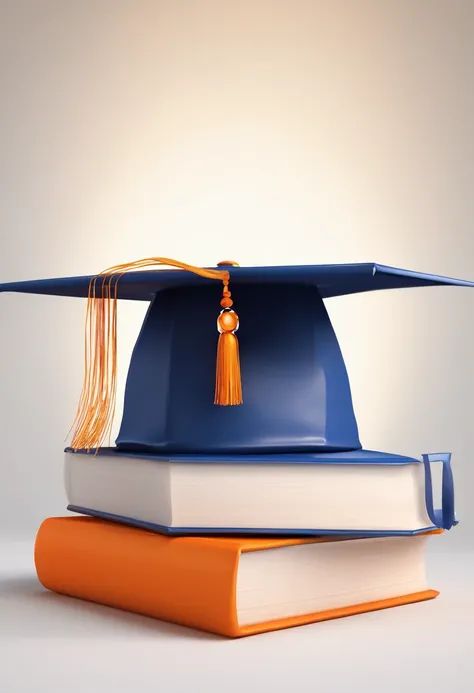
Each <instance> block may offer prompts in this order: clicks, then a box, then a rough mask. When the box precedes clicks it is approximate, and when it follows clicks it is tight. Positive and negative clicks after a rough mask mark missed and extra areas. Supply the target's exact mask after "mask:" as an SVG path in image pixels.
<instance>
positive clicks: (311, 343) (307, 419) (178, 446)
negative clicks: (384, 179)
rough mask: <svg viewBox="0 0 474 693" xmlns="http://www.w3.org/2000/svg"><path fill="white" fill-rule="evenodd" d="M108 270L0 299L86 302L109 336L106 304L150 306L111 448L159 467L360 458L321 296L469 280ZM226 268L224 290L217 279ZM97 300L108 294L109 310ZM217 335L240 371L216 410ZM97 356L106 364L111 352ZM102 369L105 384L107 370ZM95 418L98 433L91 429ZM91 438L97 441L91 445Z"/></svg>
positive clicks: (282, 270)
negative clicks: (154, 459)
mask: <svg viewBox="0 0 474 693" xmlns="http://www.w3.org/2000/svg"><path fill="white" fill-rule="evenodd" d="M139 262H141V261H139ZM149 264H150V263H149ZM161 264H164V263H161ZM138 266H140V265H138ZM141 266H142V267H145V264H143V265H141ZM117 267H120V268H121V269H120V271H119V270H117V269H116V268H115V269H114V270H113V271H111V272H110V273H107V271H105V272H104V273H101V274H99V275H89V276H78V277H65V278H55V279H40V280H34V281H23V282H12V283H8V284H0V292H21V293H32V294H45V295H55V296H69V297H78V298H87V299H88V301H87V303H88V306H89V305H90V304H94V305H95V304H98V305H99V307H98V308H97V307H96V313H95V314H94V316H95V319H96V320H97V316H98V315H99V316H101V318H100V319H101V320H102V323H101V324H102V326H104V325H108V328H107V329H109V331H110V333H113V329H114V328H113V320H114V315H115V314H114V313H113V312H111V308H110V304H115V303H116V301H115V299H122V300H137V301H148V302H149V307H148V311H147V313H146V316H145V319H144V322H143V325H142V328H141V331H140V333H139V335H138V338H137V342H136V344H135V347H134V350H133V353H132V357H131V361H130V365H129V370H128V375H127V381H126V388H125V396H124V403H123V414H122V421H121V426H120V430H119V434H118V437H117V440H116V441H115V444H116V446H117V449H118V450H122V451H124V452H126V451H128V452H141V453H145V454H159V455H164V456H167V457H168V458H169V459H173V456H182V455H188V454H191V455H193V456H195V457H199V456H202V457H203V458H204V457H206V456H209V455H212V456H215V455H218V456H219V458H220V459H225V457H226V456H230V457H232V458H233V459H235V456H236V455H249V454H250V455H253V456H254V455H262V456H264V457H265V458H266V459H269V458H268V455H270V456H272V455H280V454H292V455H298V454H308V453H311V454H314V453H333V452H334V453H336V452H344V451H354V450H360V449H361V443H360V440H359V434H358V427H357V421H356V417H355V413H354V409H353V404H352V396H351V391H350V385H349V379H348V374H347V371H346V367H345V364H344V360H343V357H342V353H341V350H340V348H339V344H338V340H337V337H336V334H335V332H334V329H333V327H332V324H331V321H330V319H329V315H328V313H327V310H326V307H325V304H324V299H328V298H331V297H334V296H344V295H348V294H354V293H362V292H367V291H378V290H388V289H402V288H415V287H434V286H437V287H442V286H445V287H447V286H456V287H470V288H472V287H474V282H471V281H465V280H461V279H453V278H449V277H444V276H438V275H433V274H424V273H421V272H414V271H409V270H404V269H396V268H393V267H388V266H385V265H378V264H375V263H355V264H328V265H297V266H274V267H268V266H267V267H239V266H235V265H234V264H233V263H232V262H231V261H229V262H227V261H226V262H225V263H222V264H221V263H220V264H219V265H218V266H217V267H214V268H207V269H202V272H206V271H208V272H209V276H203V275H202V274H199V273H197V271H196V272H194V271H192V270H191V271H187V269H188V268H190V267H191V268H192V266H188V265H181V266H179V265H178V268H175V269H161V268H160V269H157V268H154V269H153V270H149V269H138V270H134V269H133V267H135V265H134V264H133V263H132V264H129V265H127V266H125V265H124V266H117ZM125 267H126V269H124V268H125ZM122 270H123V271H122ZM224 270H225V274H227V279H226V280H225V281H224V286H223V290H222V287H221V288H219V285H218V284H216V281H215V279H217V278H219V277H220V275H219V274H218V273H219V272H224ZM213 272H215V273H216V274H215V276H211V275H212V273H213ZM222 276H224V275H222ZM107 282H109V283H108V284H107ZM92 285H93V286H94V290H95V293H94V294H93V300H92V299H91V286H92ZM104 286H106V287H107V286H108V291H109V293H108V294H107V291H106V292H105V294H104ZM229 289H231V290H232V291H231V292H230V291H229ZM104 296H108V297H109V304H108V305H109V308H107V306H106V305H105V304H106V303H107V301H105V299H104ZM230 296H232V299H230ZM111 297H112V299H113V300H112V299H111ZM222 297H223V298H222ZM221 299H222V300H221ZM219 301H221V303H220V305H219ZM231 306H232V310H231V308H230V307H231ZM108 310H109V312H107V311H108ZM233 310H235V313H236V315H237V314H238V318H236V319H235V321H234V322H232V319H231V322H232V325H231V327H229V328H226V327H225V326H224V327H223V329H221V328H222V325H223V323H221V322H219V323H218V325H219V327H217V326H216V321H218V318H219V319H220V314H221V312H222V311H225V314H226V316H227V317H228V316H229V314H232V311H233ZM97 311H99V312H97ZM100 311H102V313H100ZM90 324H91V323H89V327H90ZM229 324H230V323H229ZM110 325H112V327H110ZM234 328H236V329H235V330H234ZM226 330H227V331H228V332H232V334H235V333H237V334H238V347H236V348H237V354H236V355H234V356H233V357H232V358H234V357H235V358H234V361H235V363H236V364H237V366H238V368H239V371H238V374H239V383H240V387H241V401H238V402H236V403H237V404H238V406H216V397H217V395H216V392H217V385H216V379H217V380H219V375H218V374H219V373H220V372H221V371H222V372H226V373H227V371H228V370H229V369H227V371H226V368H227V365H226V364H227V362H228V353H230V352H225V353H226V355H225V356H222V355H221V356H219V353H220V352H219V346H218V340H220V338H221V337H222V332H225V331H226ZM109 336H110V335H109ZM113 340H116V335H114V336H113ZM114 346H115V341H114ZM232 348H233V347H232ZM218 352H219V353H218ZM103 353H105V354H106V357H107V358H109V357H110V354H111V351H110V350H109V351H105V352H103ZM216 353H218V356H217V359H218V363H219V359H221V361H220V364H221V365H220V366H217V368H216ZM223 353H224V352H223ZM222 364H224V365H222ZM229 368H231V370H232V368H234V366H232V367H230V366H229ZM220 369H221V370H220ZM107 372H108V374H109V376H110V374H111V373H112V372H113V366H112V371H107ZM112 374H113V373H112ZM104 377H105V375H104ZM226 377H227V376H226ZM109 380H111V378H109ZM91 382H92V381H91V380H89V386H88V387H89V391H88V392H86V393H85V392H84V391H83V393H82V396H81V401H82V404H83V407H82V414H81V415H82V416H83V422H82V423H83V428H84V427H85V424H84V416H85V413H84V410H85V408H86V407H85V405H84V403H85V402H86V401H88V402H89V405H90V403H91V402H92V401H93V393H92V390H91V388H92V389H93V386H92V385H90V383H91ZM223 387H224V386H223ZM225 388H227V389H228V388H229V385H228V383H227V385H225V387H224V390H225ZM239 392H240V391H239ZM96 396H97V388H96V391H95V394H94V397H96ZM87 397H88V398H89V399H87ZM112 400H113V397H112ZM228 403H230V404H232V403H233V402H232V401H230V400H229V402H228ZM89 405H88V406H89ZM91 406H92V405H90V406H89V411H90V409H91ZM94 406H95V407H96V408H95V409H94V412H95V413H94V416H95V419H94V416H92V417H89V419H90V420H89V424H88V425H89V426H90V427H92V428H94V427H95V428H94V430H99V429H100V430H102V432H104V430H105V428H104V422H106V423H107V425H110V415H111V414H112V413H113V402H112V403H111V400H110V398H109V399H108V400H107V401H106V402H105V403H102V404H101V405H100V406H99V407H97V405H96V404H95V405H94ZM92 408H94V407H92ZM81 415H80V416H81ZM80 416H79V419H80ZM99 420H101V421H102V424H101V425H102V428H101V426H100V425H99V426H98V427H97V421H99ZM80 425H81V421H79V423H78V426H80ZM92 428H91V430H92ZM87 440H88V441H89V442H90V441H91V440H92V442H93V440H94V438H93V436H92V437H91V436H89V438H87ZM101 440H102V439H101V438H99V437H97V447H100V443H101ZM72 447H74V449H77V446H74V445H73V446H72ZM82 447H84V448H85V449H91V447H94V445H89V444H87V445H84V446H79V448H82Z"/></svg>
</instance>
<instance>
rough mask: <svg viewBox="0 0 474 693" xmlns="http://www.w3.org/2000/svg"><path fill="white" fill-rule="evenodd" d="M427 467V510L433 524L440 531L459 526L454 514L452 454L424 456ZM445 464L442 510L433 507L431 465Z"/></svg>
mask: <svg viewBox="0 0 474 693" xmlns="http://www.w3.org/2000/svg"><path fill="white" fill-rule="evenodd" d="M422 457H423V464H424V465H425V479H426V483H425V498H426V509H427V512H428V515H429V517H430V520H431V522H432V523H433V524H434V525H435V526H436V527H439V528H440V529H451V527H453V525H456V524H457V521H456V516H455V513H454V482H453V471H452V469H451V453H450V452H439V453H429V454H424V455H422ZM432 462H442V463H443V480H442V497H441V506H442V507H441V508H438V509H435V508H434V507H433V483H432V480H431V463H432Z"/></svg>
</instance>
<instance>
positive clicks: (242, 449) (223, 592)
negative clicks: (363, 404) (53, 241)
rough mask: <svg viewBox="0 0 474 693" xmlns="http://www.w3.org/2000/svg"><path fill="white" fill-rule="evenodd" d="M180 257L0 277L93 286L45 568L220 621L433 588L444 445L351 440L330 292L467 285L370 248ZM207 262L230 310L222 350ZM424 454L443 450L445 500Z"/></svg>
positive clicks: (187, 615)
mask: <svg viewBox="0 0 474 693" xmlns="http://www.w3.org/2000/svg"><path fill="white" fill-rule="evenodd" d="M155 260H156V264H159V263H158V259H155ZM143 262H145V261H143ZM173 262H174V261H167V264H173ZM148 264H150V263H149V262H148ZM175 264H177V266H178V269H175V270H167V271H164V270H159V271H146V272H145V271H139V269H140V268H142V267H143V266H145V265H140V263H130V264H129V265H127V266H124V265H121V266H117V268H111V269H110V270H108V271H106V272H105V273H102V274H101V275H97V276H92V277H90V276H89V277H87V276H86V277H74V278H65V279H52V280H40V281H32V282H21V283H15V284H4V285H0V291H22V292H26V293H40V294H53V295H63V296H83V297H86V298H87V299H88V300H87V317H86V373H85V377H84V387H83V391H82V394H81V398H80V402H79V407H78V412H77V416H76V421H75V425H76V430H75V434H74V438H73V441H72V443H71V446H70V447H68V448H67V449H66V451H65V457H64V482H65V492H66V495H67V502H68V505H67V509H68V510H69V511H70V513H71V514H70V515H67V516H64V517H55V518H48V519H46V520H45V521H44V522H43V524H42V525H41V527H40V528H39V531H38V534H37V538H36V544H35V564H36V569H37V574H38V578H39V580H40V582H41V583H42V584H43V585H44V587H45V588H47V589H49V590H52V591H54V592H57V593H61V594H64V595H69V596H71V597H75V598H81V599H84V600H88V601H92V602H96V603H99V604H103V605H107V606H110V607H115V608H117V609H122V610H126V611H132V612H135V613H140V614H144V615H147V616H150V617H155V618H158V619H162V620H165V621H171V622H174V623H178V624H181V625H184V626H188V627H192V628H196V629H201V630H206V631H210V632H213V633H217V634H220V635H223V636H228V637H240V636H245V635H251V634H256V633H262V632H267V631H270V630H276V629H280V628H287V627H290V626H297V625H302V624H308V623H313V622H317V621H322V620H327V619H331V618H338V617H342V616H348V615H351V614H358V613H362V612H367V611H373V610H378V609H383V608H387V607H393V606H397V605H402V604H409V603H413V602H418V601H423V600H428V599H432V598H434V597H436V596H437V595H438V592H437V591H436V590H434V589H431V588H430V585H429V584H428V582H427V576H426V565H425V549H426V543H427V541H428V540H429V539H430V538H431V537H432V536H433V535H436V534H440V533H441V532H443V531H444V530H449V529H451V528H452V527H453V526H454V525H456V524H457V520H456V517H455V511H454V485H453V477H452V471H451V455H450V454H449V453H442V454H425V455H422V456H421V457H420V458H416V457H413V458H411V457H406V456H402V455H396V454H389V453H382V452H376V451H371V450H367V449H364V448H363V447H362V445H361V443H360V441H359V435H358V427H357V422H356V418H355V414H354V410H353V406H352V398H351V392H350V386H349V380H348V377H347V373H346V368H345V364H344V361H343V358H342V354H341V351H340V348H339V344H338V341H337V338H336V335H335V333H334V330H333V328H332V325H331V322H330V319H329V316H328V313H327V312H326V308H325V305H324V299H327V298H330V297H331V296H337V295H343V294H350V293H354V292H357V291H361V292H363V291H369V290H377V289H388V288H402V287H411V286H442V285H458V286H470V287H473V286H474V283H470V282H464V281H461V280H454V279H447V278H444V277H435V276H434V275H424V274H420V273H415V272H408V271H406V270H396V269H393V268H387V267H383V266H379V265H373V264H359V265H319V266H318V265H316V266H297V267H264V268H253V267H243V268H241V267H238V266H236V264H235V263H230V262H225V263H220V264H219V265H218V266H217V268H214V269H206V270H204V269H201V268H193V267H192V266H189V265H182V263H175ZM118 273H120V283H119V282H118V278H117V277H118ZM215 279H222V280H223V298H222V300H221V307H222V310H223V311H224V312H225V313H226V315H225V320H224V321H223V322H218V325H219V329H218V332H219V335H220V336H218V347H217V364H216V334H215V330H213V329H212V323H213V322H214V325H215V320H216V315H219V310H217V311H216V292H215V284H213V282H212V281H211V280H215ZM230 284H232V289H233V291H232V294H231V293H230V290H229V286H230ZM231 295H232V297H233V300H235V302H236V303H237V304H238V312H239V317H238V318H237V315H236V313H234V312H233V310H230V308H231V306H232V305H233V303H232V300H231V299H230V296H231ZM117 297H118V298H124V299H136V300H148V301H150V307H149V310H148V312H147V315H146V317H145V321H144V324H143V327H142V330H141V332H140V335H139V338H138V340H137V343H136V346H135V349H134V351H133V354H132V358H131V363H130V367H129V372H128V378H127V384H126V390H125V399H124V407H123V416H122V421H121V427H120V431H119V435H118V437H117V440H116V441H115V445H114V446H110V445H109V446H104V445H103V440H104V436H105V434H106V433H107V430H108V429H109V428H110V425H111V421H112V419H113V408H114V407H113V404H114V399H115V391H114V388H115V382H116V329H115V327H116V310H117V309H116V298H117ZM218 298H219V296H218ZM229 313H230V314H231V315H230V316H229ZM225 321H227V322H225ZM209 325H211V329H209ZM229 325H230V327H228V326H229ZM111 326H112V327H111ZM237 330H238V341H237V337H236V333H237ZM229 335H230V338H229V339H228V337H229ZM87 340H88V341H87ZM391 366H392V367H393V364H391ZM434 462H440V463H441V464H442V467H443V481H442V501H441V508H440V509H435V508H434V504H433V488H432V487H433V484H432V476H431V465H432V464H433V463H434Z"/></svg>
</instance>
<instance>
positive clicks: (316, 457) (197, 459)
mask: <svg viewBox="0 0 474 693" xmlns="http://www.w3.org/2000/svg"><path fill="white" fill-rule="evenodd" d="M65 452H69V453H72V454H74V455H96V454H97V455H102V456H107V457H131V458H137V459H144V460H148V461H150V462H153V461H155V462H173V464H180V463H183V464H203V463H204V464H206V463H212V462H213V463H216V464H218V463H222V464H271V465H279V464H303V465H318V464H331V465H374V464H376V465H380V464H383V465H391V466H400V465H406V464H421V462H420V460H419V459H416V457H408V456H407V455H395V454H393V453H390V452H380V451H378V450H364V449H363V448H359V449H357V450H349V451H346V452H316V453H314V452H304V453H299V454H298V455H292V454H289V453H267V454H260V453H257V454H246V455H205V456H203V455H200V454H199V453H194V454H193V453H188V454H177V455H171V456H169V455H163V454H159V453H154V454H150V453H146V452H132V453H127V452H122V451H121V450H119V449H118V448H116V447H111V448H108V447H104V448H100V449H99V450H91V451H89V452H86V451H85V450H77V451H75V450H72V448H66V449H65Z"/></svg>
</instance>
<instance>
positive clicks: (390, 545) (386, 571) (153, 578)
mask: <svg viewBox="0 0 474 693" xmlns="http://www.w3.org/2000/svg"><path fill="white" fill-rule="evenodd" d="M436 533H440V532H439V531H435V532H430V533H427V534H422V535H417V536H392V537H378V538H341V537H337V538H331V537H324V538H314V537H313V538H311V539H288V538H287V539H268V538H265V539H259V538H234V537H222V536H221V537H215V536H214V537H197V536H192V537H168V536H164V535H160V534H156V533H154V532H150V531H147V530H144V529H137V528H133V527H128V526H125V525H119V524H115V523H112V522H108V521H106V520H99V519H95V518H91V517H74V516H73V517H57V518H49V519H47V520H45V521H44V522H43V524H42V525H41V527H40V529H39V530H38V534H37V538H36V544H35V564H36V570H37V574H38V578H39V580H40V582H41V583H42V585H43V586H44V587H45V588H47V589H49V590H52V591H54V592H57V593H61V594H64V595H68V596H71V597H76V598H80V599H84V600H87V601H91V602H96V603H98V604H102V605H105V606H109V607H115V608H117V609H122V610H124V611H131V612H135V613H138V614H143V615H146V616H150V617H154V618H157V619H161V620H164V621H171V622H173V623H176V624H180V625H183V626H188V627H191V628H196V629H199V630H204V631H209V632H212V633H216V634H220V635H223V636H227V637H241V636H247V635H253V634H257V633H263V632H266V631H272V630H277V629H281V628H289V627H292V626H298V625H304V624H309V623H313V622H316V621H324V620H328V619H333V618H340V617H342V616H349V615H353V614H360V613H364V612H367V611H375V610H378V609H384V608H388V607H393V606H399V605H402V604H409V603H412V602H418V601H422V600H426V599H432V598H434V597H436V596H437V595H438V592H437V591H435V590H432V589H429V588H428V586H427V584H426V576H425V546H426V542H427V541H428V539H429V535H430V534H436Z"/></svg>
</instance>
